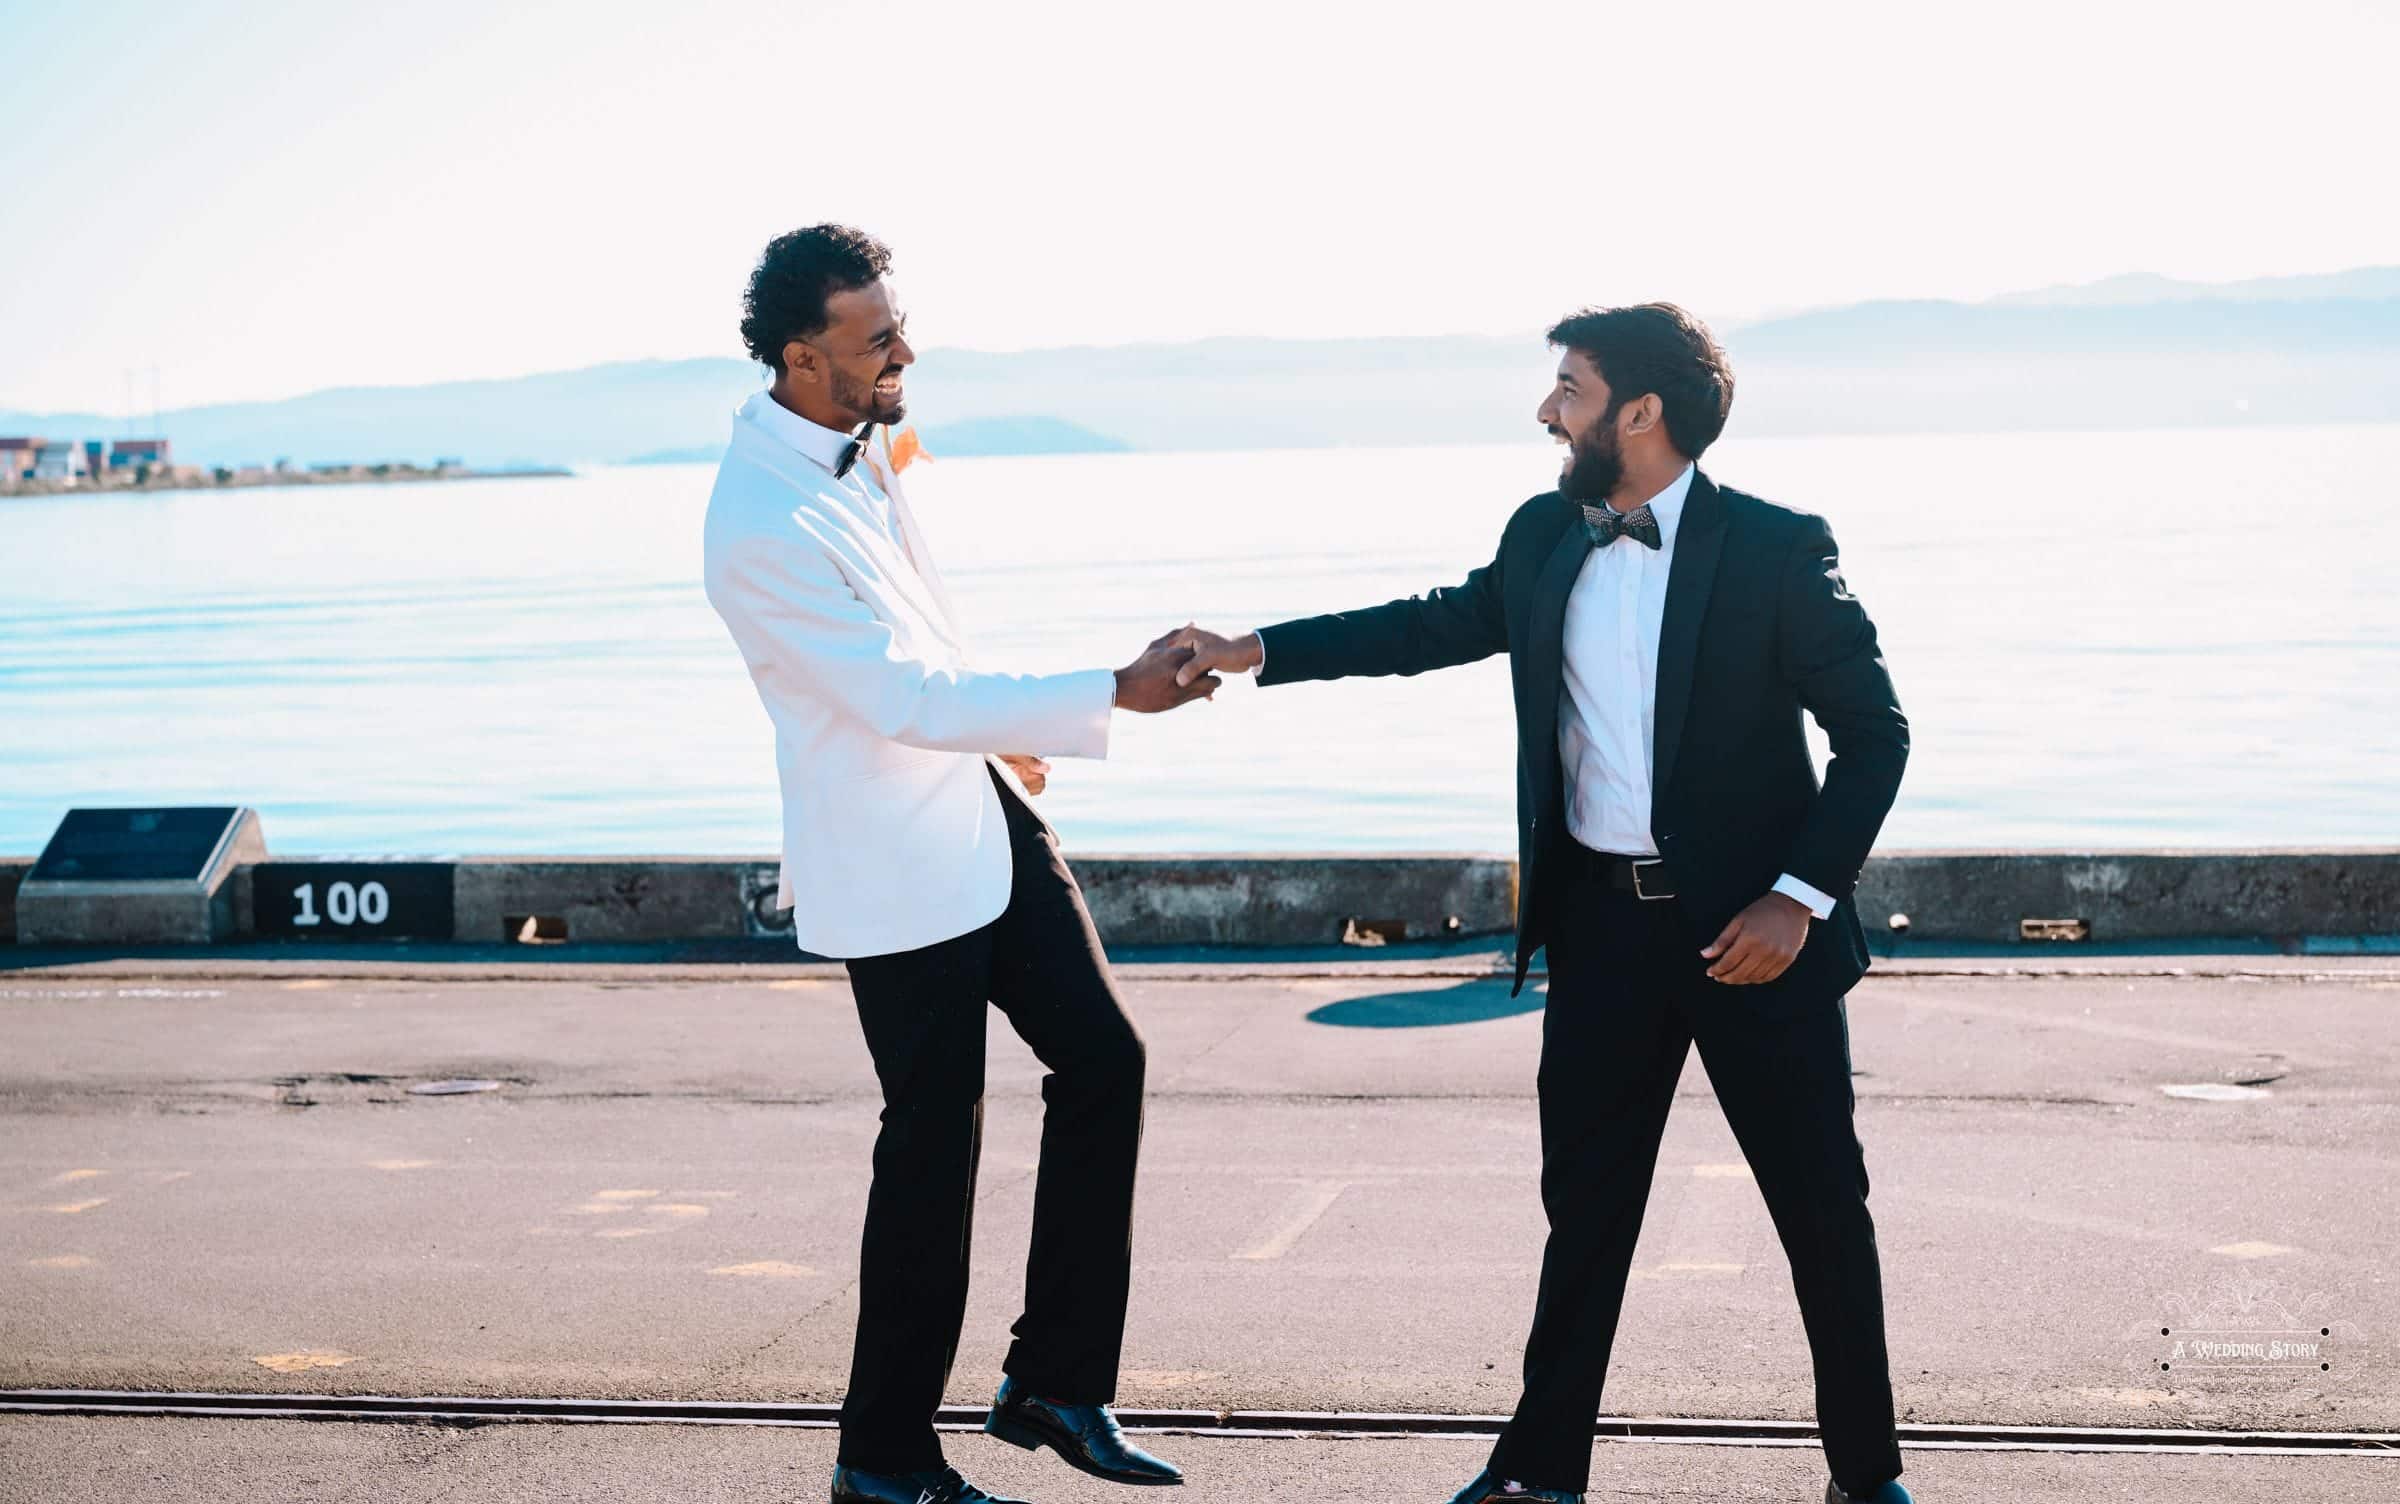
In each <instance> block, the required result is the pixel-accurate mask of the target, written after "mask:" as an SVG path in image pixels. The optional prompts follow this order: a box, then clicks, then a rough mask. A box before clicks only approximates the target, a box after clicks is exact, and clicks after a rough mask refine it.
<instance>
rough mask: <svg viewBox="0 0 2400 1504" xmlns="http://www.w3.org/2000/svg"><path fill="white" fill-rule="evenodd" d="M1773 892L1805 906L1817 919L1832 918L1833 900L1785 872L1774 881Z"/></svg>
mask: <svg viewBox="0 0 2400 1504" xmlns="http://www.w3.org/2000/svg"><path fill="white" fill-rule="evenodd" d="M1775 891H1776V892H1778V893H1781V894H1782V895H1783V896H1784V897H1786V898H1788V899H1791V900H1792V901H1793V902H1794V903H1798V904H1802V905H1805V906H1806V907H1807V909H1808V911H1809V912H1810V913H1811V914H1814V915H1816V916H1817V917H1818V918H1819V919H1831V918H1832V917H1833V900H1832V899H1830V898H1827V897H1826V896H1825V895H1824V894H1822V893H1820V892H1818V891H1817V890H1816V889H1814V888H1812V887H1810V886H1809V885H1808V884H1806V883H1804V882H1802V881H1800V879H1798V878H1796V877H1794V876H1792V875H1791V874H1790V873H1789V872H1786V873H1785V874H1784V875H1783V876H1781V877H1779V878H1777V879H1775Z"/></svg>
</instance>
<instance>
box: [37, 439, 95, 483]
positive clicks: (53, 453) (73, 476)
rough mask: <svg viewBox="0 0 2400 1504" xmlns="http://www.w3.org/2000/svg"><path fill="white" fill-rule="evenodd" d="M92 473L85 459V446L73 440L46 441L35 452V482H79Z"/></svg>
mask: <svg viewBox="0 0 2400 1504" xmlns="http://www.w3.org/2000/svg"><path fill="white" fill-rule="evenodd" d="M91 473H92V470H91V466H90V464H89V463H88V462H87V461H86V460H85V458H84V452H83V446H82V445H81V444H78V443H76V442H75V441H74V440H72V439H44V440H43V441H42V447H41V448H39V449H37V450H35V451H34V458H33V478H34V479H35V480H63V481H78V480H83V479H86V478H87V477H89V476H90V475H91Z"/></svg>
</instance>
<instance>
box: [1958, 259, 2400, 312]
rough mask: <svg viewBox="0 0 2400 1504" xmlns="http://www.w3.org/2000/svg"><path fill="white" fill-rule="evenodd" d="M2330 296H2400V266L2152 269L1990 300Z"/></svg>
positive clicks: (2080, 303)
mask: <svg viewBox="0 0 2400 1504" xmlns="http://www.w3.org/2000/svg"><path fill="white" fill-rule="evenodd" d="M2326 298H2366V299H2383V298H2400V266H2368V267H2360V268H2359V269H2357V270H2355V271H2347V272H2322V273H2318V274H2316V275H2313V276H2306V277H2254V278H2252V279H2250V280H2248V281H2245V282H2184V281H2179V280H2177V279H2176V278H2173V277H2161V276H2159V275H2157V274H2156V273H2154V272H2128V273H2126V274H2125V275H2124V276H2121V277H2106V278H2103V279H2101V280H2100V281H2098V282H2084V283H2079V284H2077V285H2075V286H2072V287H2043V288H2037V289H2035V290H2034V291H2032V292H2012V293H2003V294H2002V295H2001V296H1999V297H1996V298H1993V299H1992V300H1991V301H1992V302H1993V303H1995V304H1999V305H2002V306H2009V305H2016V306H2031V305H2043V306H2049V307H2061V308H2073V307H2085V308H2088V307H2095V306H2100V305H2107V304H2127V303H2223V302H2231V303H2305V302H2316V301H2319V300H2321V299H2326Z"/></svg>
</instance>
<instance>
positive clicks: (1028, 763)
mask: <svg viewBox="0 0 2400 1504" xmlns="http://www.w3.org/2000/svg"><path fill="white" fill-rule="evenodd" d="M1000 760H1001V761H1002V762H1004V763H1007V764H1008V766H1009V768H1010V770H1011V771H1013V772H1014V773H1015V774H1016V775H1017V782H1019V783H1021V784H1023V785H1025V792H1026V793H1028V794H1038V793H1040V792H1041V791H1042V790H1043V789H1045V788H1047V787H1048V786H1049V784H1050V764H1048V763H1046V762H1044V761H1043V760H1042V759H1040V758H1038V757H1027V756H1025V755H1024V754H1023V753H1020V752H1003V753H1001V754H1000Z"/></svg>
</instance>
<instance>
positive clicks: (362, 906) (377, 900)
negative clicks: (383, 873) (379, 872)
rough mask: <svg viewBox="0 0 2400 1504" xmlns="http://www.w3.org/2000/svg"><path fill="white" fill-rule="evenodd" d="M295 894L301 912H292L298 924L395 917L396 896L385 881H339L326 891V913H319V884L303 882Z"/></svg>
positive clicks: (376, 920)
mask: <svg viewBox="0 0 2400 1504" xmlns="http://www.w3.org/2000/svg"><path fill="white" fill-rule="evenodd" d="M292 897H293V898H294V899H296V900H297V901H298V902H299V905H300V908H299V912H297V913H295V914H293V915H292V923H294V924H296V925H312V924H323V923H324V922H325V921H326V920H328V919H330V920H332V921H333V922H334V923H335V924H381V923H383V922H384V921H385V920H386V919H389V918H391V917H392V895H391V894H390V893H389V892H387V891H386V890H385V889H384V886H383V884H381V883H360V884H358V885H357V886H355V887H353V886H352V885H351V884H349V883H335V884H334V885H333V886H332V887H329V888H327V889H326V890H325V912H324V913H322V914H320V913H318V912H317V885H316V884H315V883H302V884H301V885H300V886H299V887H298V888H297V889H296V890H294V892H293V894H292Z"/></svg>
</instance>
